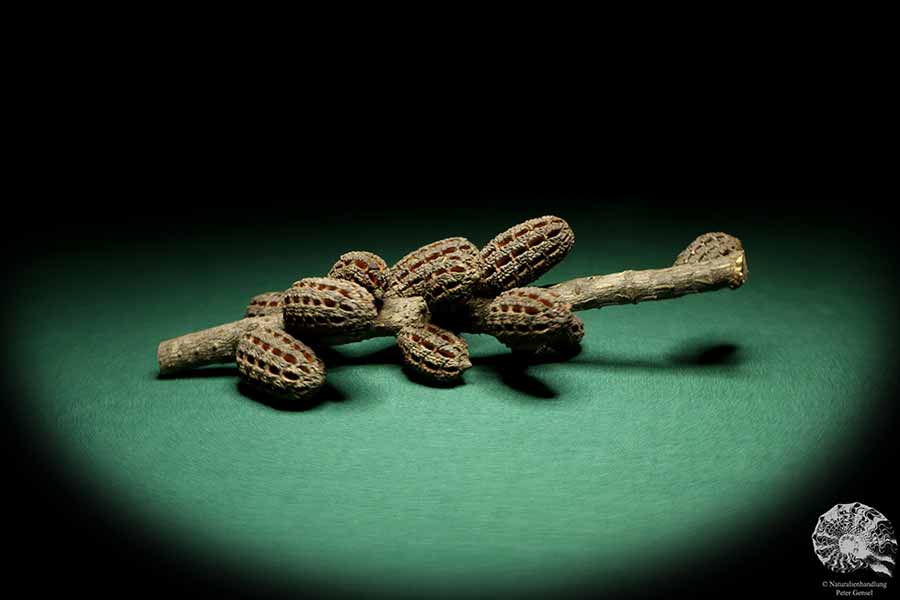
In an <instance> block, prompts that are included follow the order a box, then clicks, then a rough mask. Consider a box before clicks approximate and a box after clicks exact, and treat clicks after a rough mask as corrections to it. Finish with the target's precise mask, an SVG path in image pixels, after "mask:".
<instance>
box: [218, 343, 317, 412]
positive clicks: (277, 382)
mask: <svg viewBox="0 0 900 600" xmlns="http://www.w3.org/2000/svg"><path fill="white" fill-rule="evenodd" d="M235 360H236V362H237V366H238V373H239V374H240V377H241V380H242V381H244V382H246V383H247V384H249V385H251V386H253V387H254V388H256V389H258V390H261V391H262V392H264V393H265V394H267V395H269V396H272V397H275V398H281V399H284V400H303V399H305V398H308V397H309V396H312V395H313V394H315V393H316V391H318V389H319V388H320V387H322V384H323V383H325V365H324V363H323V362H322V361H321V360H320V359H319V358H318V357H317V356H316V355H315V353H314V352H313V351H312V350H311V349H310V348H309V347H308V346H306V345H305V344H303V343H301V342H300V341H298V340H296V339H294V338H293V337H291V336H290V335H288V334H287V333H286V332H284V331H281V330H279V329H271V328H268V327H264V328H260V329H256V330H254V331H251V332H250V333H246V334H244V336H243V337H241V339H240V340H239V341H238V345H237V351H236V355H235Z"/></svg>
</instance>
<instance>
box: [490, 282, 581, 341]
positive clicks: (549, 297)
mask: <svg viewBox="0 0 900 600" xmlns="http://www.w3.org/2000/svg"><path fill="white" fill-rule="evenodd" d="M571 319H572V307H571V305H570V304H569V303H568V302H565V301H564V300H562V299H561V298H560V297H559V295H558V294H556V293H555V292H552V291H550V290H548V289H544V288H537V287H524V288H515V289H512V290H508V291H506V292H503V293H502V294H500V295H499V296H497V297H496V298H494V299H493V300H492V301H491V303H490V305H489V306H488V314H487V316H486V317H485V325H486V326H487V330H488V331H487V332H488V333H490V334H491V335H493V336H494V337H496V338H497V339H498V340H500V341H501V342H503V343H504V344H506V345H508V346H510V347H516V348H523V349H524V348H538V347H540V346H542V345H545V344H548V343H550V342H553V341H556V340H557V339H558V338H559V337H560V336H564V335H565V332H564V329H565V328H566V327H568V326H570V325H571V322H572V321H571Z"/></svg>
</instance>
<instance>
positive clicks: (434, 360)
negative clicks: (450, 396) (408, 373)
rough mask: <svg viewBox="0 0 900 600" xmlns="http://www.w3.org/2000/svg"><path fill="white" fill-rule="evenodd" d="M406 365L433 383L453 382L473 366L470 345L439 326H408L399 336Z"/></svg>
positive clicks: (398, 342)
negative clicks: (470, 358) (470, 357)
mask: <svg viewBox="0 0 900 600" xmlns="http://www.w3.org/2000/svg"><path fill="white" fill-rule="evenodd" d="M397 345H398V346H400V351H401V352H402V354H403V361H404V362H405V363H406V364H407V365H408V366H409V367H410V368H411V369H412V370H413V371H415V372H416V373H418V374H419V375H421V376H422V377H424V378H426V379H430V380H432V381H450V380H453V379H456V378H457V377H459V376H460V375H462V373H463V371H465V370H466V369H468V368H469V367H471V366H472V363H471V362H470V360H469V345H468V344H467V343H466V341H465V340H464V339H462V338H461V337H459V336H458V335H456V334H455V333H453V332H451V331H448V330H446V329H444V328H442V327H438V326H437V325H434V324H431V323H428V324H425V325H407V326H406V327H404V328H402V329H401V330H400V331H399V332H398V333H397Z"/></svg>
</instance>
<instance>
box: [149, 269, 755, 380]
mask: <svg viewBox="0 0 900 600" xmlns="http://www.w3.org/2000/svg"><path fill="white" fill-rule="evenodd" d="M746 279H747V263H746V260H745V255H744V253H738V254H735V255H731V256H727V257H722V258H717V259H714V260H710V261H708V262H702V263H695V264H683V265H676V266H673V267H669V268H666V269H647V270H642V271H623V272H621V273H613V274H611V275H595V276H592V277H581V278H578V279H571V280H569V281H564V282H562V283H558V284H556V285H552V286H548V289H551V290H553V291H554V292H556V293H557V294H558V295H559V296H560V297H561V298H562V299H563V300H565V301H566V302H568V303H570V304H571V305H572V310H576V311H577V310H588V309H592V308H601V307H604V306H613V305H617V304H637V303H638V302H646V301H648V300H667V299H671V298H679V297H681V296H686V295H689V294H698V293H702V292H711V291H715V290H719V289H722V288H726V287H727V288H731V289H735V288H738V287H740V286H741V285H742V284H743V283H744V282H745V281H746ZM492 300H493V298H470V299H468V300H466V301H465V302H462V303H459V304H451V305H449V306H447V307H444V308H443V309H439V308H438V307H435V308H436V309H438V310H441V312H440V313H438V314H435V315H434V321H435V322H436V323H439V324H440V325H442V326H444V327H447V328H449V329H452V330H454V331H462V332H468V333H491V327H490V323H489V322H488V321H487V320H486V318H487V316H488V313H489V311H488V306H489V305H490V303H491V302H492ZM430 318H431V315H430V313H429V311H428V308H427V306H426V304H425V301H424V300H423V299H422V298H421V297H419V296H413V297H408V298H402V297H395V296H389V297H387V298H385V302H384V305H383V306H382V308H381V310H380V311H379V313H378V316H377V317H376V319H375V321H374V323H373V324H372V325H371V326H370V327H368V328H366V329H364V330H360V331H355V332H352V333H349V334H336V335H328V336H325V337H320V338H318V339H309V340H307V339H304V340H301V341H303V342H305V343H307V344H325V345H338V344H347V343H351V342H358V341H362V340H365V339H368V338H373V337H383V336H393V335H396V334H397V332H398V331H399V330H400V329H401V328H402V327H404V326H406V325H410V324H414V323H423V322H426V321H428V320H429V319H430ZM257 327H272V328H276V329H281V328H282V327H283V322H282V318H281V316H280V315H272V316H266V317H252V318H246V319H241V320H240V321H235V322H233V323H227V324H225V325H219V326H218V327H213V328H211V329H206V330H203V331H198V332H196V333H189V334H187V335H183V336H181V337H177V338H174V339H171V340H166V341H164V342H162V343H160V345H159V349H158V351H157V358H158V360H159V371H160V374H161V375H167V374H171V373H174V372H177V371H180V370H184V369H190V368H194V367H200V366H204V365H210V364H216V363H227V362H232V361H233V360H234V353H235V348H236V347H237V343H238V340H239V339H240V337H241V336H242V335H243V334H244V333H247V332H248V331H252V330H253V329H256V328H257Z"/></svg>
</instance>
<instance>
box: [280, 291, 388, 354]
mask: <svg viewBox="0 0 900 600" xmlns="http://www.w3.org/2000/svg"><path fill="white" fill-rule="evenodd" d="M283 314H284V329H285V331H287V332H288V333H290V334H291V335H293V336H295V337H299V338H303V339H312V338H318V337H322V336H327V335H332V334H336V333H350V332H353V331H358V330H361V329H365V328H366V327H368V326H370V325H371V324H372V322H373V321H374V320H375V317H376V316H377V314H378V309H377V308H376V307H375V298H373V297H372V294H370V293H369V290H367V289H366V288H364V287H362V286H361V285H359V284H358V283H354V282H352V281H344V280H342V279H330V278H327V277H307V278H306V279H301V280H300V281H296V282H294V285H292V286H291V288H290V289H288V290H287V291H285V292H284V309H283Z"/></svg>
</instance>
